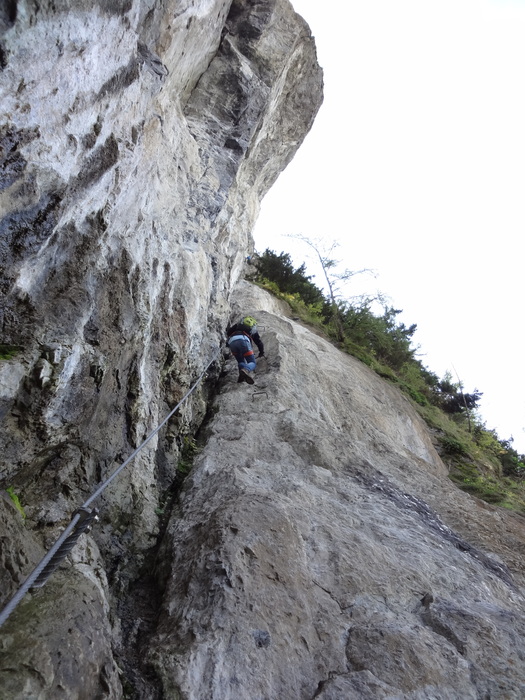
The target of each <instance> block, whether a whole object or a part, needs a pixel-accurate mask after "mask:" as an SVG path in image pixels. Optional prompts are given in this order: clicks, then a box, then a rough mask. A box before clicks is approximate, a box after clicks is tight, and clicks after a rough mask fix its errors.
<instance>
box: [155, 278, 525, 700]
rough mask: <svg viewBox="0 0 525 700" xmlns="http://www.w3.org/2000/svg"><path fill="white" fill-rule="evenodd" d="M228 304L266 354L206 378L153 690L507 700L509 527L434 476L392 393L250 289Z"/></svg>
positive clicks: (519, 630) (513, 659) (521, 662)
mask: <svg viewBox="0 0 525 700" xmlns="http://www.w3.org/2000/svg"><path fill="white" fill-rule="evenodd" d="M236 300H237V308H238V309H239V310H240V309H241V308H246V305H247V304H248V305H249V309H250V312H251V313H254V314H255V316H256V317H257V318H258V319H259V321H260V323H261V326H262V327H263V328H264V331H263V338H264V341H265V343H266V349H267V358H266V359H262V360H260V361H259V367H258V370H257V383H256V386H254V387H253V388H248V387H247V386H246V385H238V384H237V383H236V372H235V371H234V370H232V371H231V372H230V373H229V374H228V376H227V377H226V379H225V381H224V383H223V384H222V386H221V390H220V393H219V395H218V396H217V397H216V399H215V402H214V409H215V410H214V417H213V419H212V420H211V421H210V422H209V424H208V425H207V427H206V439H205V444H204V447H203V450H202V452H201V453H200V454H199V455H198V457H197V458H196V460H195V465H194V468H193V471H192V472H191V475H190V477H189V479H188V480H187V482H186V485H185V488H184V491H183V493H182V496H181V500H180V510H179V512H178V513H177V516H176V517H174V518H172V520H171V522H170V525H169V528H168V531H167V534H166V537H165V539H164V542H163V545H162V550H161V557H160V561H159V571H160V572H161V573H162V576H163V578H164V579H165V580H166V593H165V597H164V602H163V605H162V611H161V615H160V618H159V624H158V628H157V630H156V632H155V634H154V637H153V640H152V641H151V643H150V647H149V650H148V652H147V655H148V659H149V660H150V661H151V662H152V663H153V664H154V666H155V667H156V669H157V672H158V674H159V676H160V677H161V678H162V681H163V685H162V687H163V689H164V692H166V694H167V695H168V696H170V691H169V689H170V688H171V689H173V688H174V687H176V688H177V689H178V690H177V692H180V697H184V698H192V700H197V698H203V697H210V698H212V697H213V698H228V699H231V700H233V699H234V698H265V699H270V698H298V699H299V698H301V699H303V698H308V699H310V698H322V699H323V700H329V699H330V700H341V698H370V700H372V699H374V700H377V699H378V698H385V699H386V698H412V699H414V700H415V699H416V698H417V699H423V698H440V699H444V698H447V699H450V700H452V699H454V700H457V698H472V699H473V700H474V699H475V698H476V699H477V698H505V699H509V698H515V699H516V700H518V698H522V697H524V695H525V654H524V652H523V647H522V644H521V641H520V640H521V637H522V635H523V633H524V632H525V605H524V603H525V601H524V599H523V590H524V589H523V584H524V583H525V579H524V573H523V552H524V547H525V528H524V521H523V518H521V517H519V516H516V515H514V514H511V513H507V512H505V511H503V510H502V509H498V508H495V507H492V506H489V505H487V504H485V503H482V502H480V501H478V500H477V499H475V498H472V497H471V496H469V495H467V494H465V493H464V492H461V491H459V490H458V489H457V488H456V487H455V486H454V485H453V483H452V482H451V481H450V480H448V479H447V474H446V469H445V468H444V465H443V463H442V462H441V460H440V458H439V456H438V455H437V453H436V451H435V449H434V447H433V444H432V440H431V437H430V434H429V431H428V429H427V427H426V425H425V424H424V423H423V422H422V421H421V419H420V418H419V416H418V414H417V413H416V411H415V410H414V409H413V408H412V407H411V405H410V403H409V401H408V399H406V398H405V397H404V396H403V395H402V394H401V393H400V392H398V391H397V389H395V388H394V387H392V386H390V385H389V384H387V383H386V382H385V381H383V380H382V379H380V378H379V377H377V375H375V374H374V373H373V372H371V371H370V370H369V369H368V368H367V367H365V366H364V365H362V364H361V363H360V362H359V361H357V360H355V359H354V358H352V357H349V356H346V355H343V354H342V353H340V352H339V351H338V350H337V349H336V348H334V347H333V346H332V345H330V344H329V343H328V342H326V341H325V340H323V339H322V338H320V337H318V336H317V335H315V334H314V333H312V332H311V331H309V330H306V329H305V328H303V327H302V326H301V325H299V324H298V323H296V322H294V321H292V320H291V319H289V318H287V317H285V316H284V315H283V314H282V312H279V308H278V307H277V306H276V304H275V302H273V301H272V300H271V298H269V297H268V296H267V295H266V294H265V293H264V292H261V291H260V290H258V289H257V288H255V287H250V286H248V285H247V284H245V285H242V286H241V287H240V288H238V290H237V292H236ZM233 364H235V363H233ZM175 697H177V695H175Z"/></svg>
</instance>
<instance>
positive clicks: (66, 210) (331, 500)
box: [0, 0, 525, 700]
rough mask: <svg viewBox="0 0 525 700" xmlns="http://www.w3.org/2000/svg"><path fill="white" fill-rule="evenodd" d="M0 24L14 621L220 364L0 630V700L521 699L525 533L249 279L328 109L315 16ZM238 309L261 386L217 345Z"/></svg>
mask: <svg viewBox="0 0 525 700" xmlns="http://www.w3.org/2000/svg"><path fill="white" fill-rule="evenodd" d="M0 32H1V38H0V68H1V71H0V90H1V93H0V94H1V105H2V121H1V124H0V148H1V151H0V158H1V165H0V213H1V217H0V266H1V270H0V283H1V304H2V307H1V313H2V317H1V328H2V340H1V342H2V343H3V348H4V349H6V350H7V348H6V346H10V347H9V350H10V352H11V351H12V352H13V353H14V355H13V357H12V358H11V359H4V360H2V361H0V389H1V391H0V411H1V417H2V431H1V434H0V442H1V450H0V452H1V475H0V478H1V481H0V488H4V489H5V488H7V487H9V486H12V487H13V488H14V491H15V492H16V493H17V494H18V495H19V496H20V499H21V501H22V505H23V508H24V511H25V514H26V516H27V517H26V519H25V520H23V518H22V515H21V514H20V512H19V511H18V510H17V509H16V508H15V507H14V504H13V502H12V501H11V499H10V498H9V496H8V495H7V493H5V492H4V493H3V498H0V538H1V540H0V541H1V545H2V546H1V551H0V564H1V568H0V592H1V599H2V600H1V601H0V603H2V604H3V603H5V602H6V601H7V600H8V599H9V598H10V596H11V595H12V594H13V593H14V592H15V591H16V590H17V589H18V587H19V586H20V584H21V583H22V581H23V580H24V578H25V576H26V575H27V574H28V573H29V572H30V571H31V570H32V568H33V567H34V565H35V564H36V563H37V562H38V560H39V559H40V558H41V556H42V554H43V553H44V551H45V550H46V549H47V548H49V546H50V545H51V544H52V543H53V541H54V540H55V539H56V537H57V534H58V533H59V532H60V531H61V530H62V529H63V528H64V526H65V525H66V524H67V523H68V522H69V519H70V518H71V515H72V512H73V511H74V510H75V508H77V507H78V505H79V504H81V503H82V502H83V501H84V500H85V499H86V498H87V497H88V496H90V495H91V494H92V493H93V492H94V490H95V489H96V487H97V485H98V484H99V483H100V482H101V481H102V480H104V479H105V478H107V477H108V475H109V474H111V473H112V472H113V471H114V470H115V468H116V467H117V466H118V465H119V464H121V463H122V462H123V460H124V459H125V457H126V456H127V455H129V454H130V453H131V452H132V451H133V449H134V448H135V447H136V446H137V445H138V444H139V443H140V442H141V441H142V439H143V438H144V436H145V435H147V434H148V433H149V432H150V431H151V430H152V429H153V428H154V427H155V426H156V425H157V424H158V423H159V421H160V420H161V419H162V418H163V417H164V416H165V415H167V413H168V412H169V411H170V409H171V408H172V407H174V406H175V405H176V404H177V403H178V402H179V400H180V399H181V397H182V396H183V395H184V394H185V392H186V391H187V390H188V388H189V387H190V386H191V385H192V384H193V382H194V381H195V380H196V378H197V377H198V376H199V375H200V373H201V372H202V370H203V368H204V367H205V366H206V365H207V363H208V362H209V361H210V360H211V359H213V358H214V357H216V356H217V353H219V355H218V356H217V360H216V362H215V363H214V365H213V366H212V368H211V370H210V373H209V376H207V377H206V378H205V380H204V381H203V382H201V383H200V384H199V386H198V389H197V390H196V391H195V393H193V394H192V395H191V396H190V397H189V398H188V400H187V401H186V402H185V403H184V404H183V406H182V407H181V408H180V410H178V411H177V413H176V414H175V415H174V417H173V419H172V420H170V422H169V423H168V425H167V426H166V428H164V429H163V430H162V432H161V433H160V434H159V436H158V437H156V438H155V439H154V440H153V441H152V442H150V443H149V444H148V445H147V447H146V448H145V449H144V450H143V451H142V452H141V453H140V454H139V455H138V456H137V458H136V459H135V460H134V461H133V462H132V463H131V464H130V465H129V466H128V468H127V469H126V471H125V472H123V473H122V474H121V476H120V477H119V479H117V480H115V481H114V482H112V483H111V485H110V486H109V487H108V489H107V490H106V491H105V492H104V493H103V494H102V495H101V496H100V498H99V499H98V502H97V504H96V505H97V507H98V508H99V509H100V522H99V523H98V524H97V525H96V526H95V527H94V528H93V530H92V531H91V532H90V533H89V534H87V535H82V536H81V538H80V541H79V542H78V544H77V546H76V547H75V548H74V549H73V550H72V552H71V554H70V556H69V557H68V559H67V561H66V562H65V563H64V565H63V566H61V567H60V569H59V570H58V571H57V572H56V573H55V574H54V575H53V576H52V577H51V578H50V580H49V582H48V583H47V584H46V585H45V587H44V588H41V589H37V590H35V591H33V592H32V593H30V594H28V595H27V596H26V597H25V598H24V600H23V601H22V602H21V603H20V605H19V606H18V607H17V608H16V610H15V611H14V612H13V613H12V615H11V616H10V617H9V619H8V620H7V622H6V623H5V624H4V626H3V627H2V630H1V633H0V634H1V636H0V648H1V651H2V654H1V656H0V697H6V698H14V699H19V700H22V699H27V698H39V699H42V700H43V699H49V700H51V699H53V700H55V698H79V699H80V698H86V699H89V700H92V699H93V698H131V697H135V698H140V699H146V700H147V699H152V700H153V699H155V700H158V699H159V700H160V699H161V698H162V699H166V700H171V699H179V698H185V699H187V700H190V699H191V700H202V698H215V699H216V700H223V699H224V700H225V699H227V698H228V699H231V700H240V699H242V700H244V699H246V700H253V699H255V698H261V699H263V698H264V700H273V699H277V698H279V700H281V699H283V700H284V699H288V698H290V699H298V700H299V699H301V700H303V699H310V698H312V699H313V698H314V697H315V698H322V699H323V700H328V699H332V700H336V699H337V700H340V699H341V698H370V699H372V698H373V699H374V700H375V699H376V698H412V699H414V700H418V699H420V698H421V699H423V698H451V699H452V698H462V699H463V698H472V699H474V698H492V699H494V698H501V699H503V698H505V699H508V698H516V699H517V698H522V697H524V696H525V659H524V653H523V651H522V643H521V638H522V637H523V633H524V632H525V615H524V613H525V609H524V600H523V586H524V583H525V582H524V578H523V552H524V551H525V532H524V528H523V520H522V519H521V518H519V517H518V516H515V515H513V514H511V513H507V512H505V511H503V510H501V509H497V508H494V507H491V506H488V505H487V504H483V503H481V502H479V501H477V500H476V499H474V498H472V497H470V496H468V495H466V494H464V493H462V492H460V491H458V490H457V489H456V488H455V487H454V486H453V484H452V483H451V482H450V481H449V480H448V478H447V473H446V469H445V467H444V466H443V464H442V462H441V460H440V459H439V456H438V455H437V453H436V452H435V450H434V447H433V443H432V436H431V434H430V433H429V431H428V429H427V428H426V426H425V425H424V424H423V423H422V422H421V420H420V419H419V417H418V415H417V414H416V413H415V412H414V411H413V410H412V408H411V405H410V403H409V401H408V399H407V398H406V397H404V396H402V395H401V394H400V393H399V392H397V391H396V389H395V388H394V387H392V386H390V385H389V384H388V383H386V382H384V381H383V380H381V379H380V378H378V377H377V376H376V375H374V374H373V373H372V372H370V371H369V370H368V369H367V368H366V367H364V366H363V365H362V364H360V363H359V362H358V361H356V360H354V359H353V358H351V357H349V356H346V355H343V354H341V353H340V352H339V351H338V350H337V349H336V348H334V347H333V346H331V345H330V344H329V343H327V342H326V341H325V340H323V339H322V338H320V337H318V336H317V335H315V334H314V333H312V332H311V331H309V330H308V329H306V328H304V327H303V326H302V325H300V324H298V323H297V322H295V321H293V320H292V319H290V318H289V317H288V316H287V312H286V310H285V309H284V308H282V307H281V305H280V304H279V303H277V302H276V301H275V300H273V299H272V298H271V297H269V296H268V295H267V294H266V293H263V292H261V291H260V290H258V289H257V288H256V287H254V286H253V285H250V284H248V283H246V282H243V281H242V279H241V278H242V273H243V267H244V260H245V257H246V255H247V254H248V253H249V252H251V247H252V241H251V236H250V231H251V229H252V226H253V222H254V220H255V218H256V216H257V212H258V208H259V203H260V200H261V198H262V197H263V196H264V194H265V192H266V191H267V189H268V188H269V187H270V186H271V184H272V183H273V181H274V180H275V178H276V177H277V176H278V174H279V172H280V171H281V170H282V169H283V168H284V167H285V165H286V164H287V162H288V161H289V160H290V158H291V157H292V156H293V154H294V152H295V150H296V149H297V147H298V146H299V145H300V143H301V141H302V139H303V138H304V136H305V134H306V133H307V131H308V129H309V127H310V125H311V123H312V120H313V119H314V117H315V113H316V111H317V109H318V107H319V104H320V101H321V93H322V87H321V83H322V77H321V71H320V69H319V67H318V65H317V62H316V57H315V47H314V44H313V40H312V37H311V35H310V32H309V30H308V27H307V26H306V24H305V23H304V22H303V21H302V20H301V18H299V17H298V16H297V15H296V14H295V13H294V12H293V9H292V7H291V6H290V5H289V4H288V3H287V2H286V0H233V2H231V1H230V0H227V1H224V0H192V1H190V0H186V1H184V0H178V1H176V0H156V1H154V0H124V1H123V2H114V1H113V0H98V1H95V0H91V1H89V0H82V2H80V0H62V1H61V2H51V0H44V1H40V2H36V0H33V1H32V0H26V2H16V0H10V1H9V2H8V3H4V5H3V6H2V9H1V10H0ZM243 311H248V312H250V313H252V314H255V315H256V317H257V318H258V319H259V323H260V329H261V332H262V335H263V338H264V340H265V343H266V347H267V357H266V358H265V359H262V360H260V362H259V366H258V371H257V379H256V385H255V386H254V387H248V386H247V385H244V384H241V385H239V384H237V383H236V373H235V367H234V365H235V363H234V362H233V361H232V360H231V359H228V360H226V362H225V364H224V360H223V358H222V353H220V348H221V341H222V340H223V329H224V327H225V324H226V322H227V321H228V320H229V319H230V317H232V315H233V316H235V315H236V314H239V313H241V312H243ZM199 426H200V431H198V428H199ZM191 455H193V457H194V460H193V464H192V467H191V471H190V473H189V475H188V477H187V478H186V480H185V482H184V486H183V489H182V491H181V490H180V485H181V484H180V482H181V469H180V468H179V469H177V465H179V467H184V469H187V468H188V466H189V458H190V456H191Z"/></svg>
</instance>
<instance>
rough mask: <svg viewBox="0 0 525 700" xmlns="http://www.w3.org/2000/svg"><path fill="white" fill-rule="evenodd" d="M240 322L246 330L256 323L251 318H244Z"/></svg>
mask: <svg viewBox="0 0 525 700" xmlns="http://www.w3.org/2000/svg"><path fill="white" fill-rule="evenodd" d="M242 322H243V323H244V325H245V326H248V328H254V326H256V325H257V321H256V320H255V319H254V317H253V316H245V317H244V318H243V319H242Z"/></svg>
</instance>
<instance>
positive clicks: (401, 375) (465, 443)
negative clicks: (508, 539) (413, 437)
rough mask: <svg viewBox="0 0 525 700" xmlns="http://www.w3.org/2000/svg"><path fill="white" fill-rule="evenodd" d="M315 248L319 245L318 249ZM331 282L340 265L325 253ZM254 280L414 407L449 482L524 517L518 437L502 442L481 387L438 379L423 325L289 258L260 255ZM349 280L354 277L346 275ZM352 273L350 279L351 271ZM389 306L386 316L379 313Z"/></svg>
mask: <svg viewBox="0 0 525 700" xmlns="http://www.w3.org/2000/svg"><path fill="white" fill-rule="evenodd" d="M314 247H315V246H314ZM319 259H320V262H321V264H322V265H323V271H324V272H325V275H327V276H328V277H329V275H330V270H331V269H332V268H333V267H334V264H335V261H333V260H331V259H328V258H326V259H323V258H322V256H320V255H319ZM254 262H255V266H256V269H257V273H256V279H255V281H256V282H257V283H258V284H259V285H261V286H262V287H264V288H265V289H267V290H268V291H270V292H272V293H273V294H275V295H276V296H277V297H279V298H281V299H283V300H284V301H286V302H288V304H289V305H290V307H291V309H292V311H293V312H294V313H295V314H297V316H298V317H299V318H300V319H301V320H302V321H304V322H305V323H308V324H310V325H312V326H314V327H315V328H317V329H318V330H319V331H322V332H323V333H324V334H325V335H326V336H327V337H328V338H330V339H331V340H332V341H333V342H334V343H336V344H337V345H338V346H339V347H340V349H341V350H343V351H345V352H347V353H349V354H351V355H353V356H355V357H356V358H358V359H359V360H361V361H362V362H364V363H365V364H366V365H368V366H369V367H370V368H371V369H373V370H374V371H375V372H376V373H377V374H379V375H380V376H382V377H384V378H385V379H387V380H389V381H391V382H393V383H395V384H397V385H398V387H399V388H400V389H401V390H402V391H403V392H405V394H407V395H408V396H409V397H410V399H411V400H412V401H413V402H414V403H415V405H416V407H417V409H418V411H419V413H420V414H421V415H422V417H423V418H424V419H425V421H426V422H427V424H428V425H429V427H430V428H431V429H432V431H433V433H434V434H435V436H436V447H437V449H438V451H439V452H440V454H441V456H442V459H443V460H444V461H445V463H446V464H447V465H448V467H449V470H450V478H451V479H452V480H453V481H454V482H455V483H456V484H457V485H458V486H459V487H460V488H462V489H464V490H466V491H468V492H470V493H472V494H474V495H476V496H478V497H479V498H481V499H483V500H485V501H488V502H490V503H497V504H498V505H500V506H503V507H506V508H510V509H512V510H517V511H520V512H525V481H524V477H525V455H523V454H518V452H517V451H516V450H515V449H514V448H513V446H512V438H509V439H501V438H500V437H499V436H498V435H497V433H496V431H495V430H492V429H489V428H487V427H486V425H485V424H484V422H483V420H482V418H481V417H480V415H479V412H478V411H477V409H478V402H479V400H480V399H481V397H482V393H481V392H480V391H478V389H474V390H473V391H471V392H465V391H464V390H463V386H462V383H461V381H459V380H458V381H454V380H453V377H452V376H451V375H450V374H446V375H445V376H444V377H443V378H439V377H438V376H437V375H436V374H435V373H434V372H432V371H431V370H429V369H428V368H427V367H425V366H424V365H423V363H422V362H421V361H420V360H419V359H418V358H417V357H416V353H417V350H418V347H417V346H414V345H413V343H412V337H413V335H414V333H415V331H416V329H417V325H416V324H412V325H410V326H408V327H407V326H406V325H405V324H404V323H402V322H400V321H399V319H398V316H399V314H400V313H401V310H400V309H395V308H394V307H392V306H389V305H388V304H387V303H386V302H385V301H384V299H383V298H381V297H379V298H378V297H374V298H372V297H359V298H357V299H353V300H348V299H344V298H342V297H341V296H336V295H335V294H334V286H333V285H329V289H330V292H329V294H328V295H325V294H324V292H323V291H322V290H321V289H320V288H319V287H317V286H316V285H315V284H314V283H313V282H312V276H309V275H307V274H306V265H305V264H304V263H303V264H302V265H300V266H299V267H297V268H295V267H294V264H293V262H292V259H291V256H290V255H289V254H288V253H284V252H281V253H280V254H277V253H275V252H274V251H272V250H269V249H266V250H265V251H264V253H262V254H260V255H257V256H256V257H255V260H254ZM345 274H346V275H347V276H348V274H349V273H348V271H345ZM350 274H351V273H350ZM378 302H379V305H380V306H382V313H379V314H377V313H375V312H374V310H373V309H374V308H376V307H377V305H378Z"/></svg>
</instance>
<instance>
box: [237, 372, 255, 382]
mask: <svg viewBox="0 0 525 700" xmlns="http://www.w3.org/2000/svg"><path fill="white" fill-rule="evenodd" d="M237 381H238V382H246V383H247V384H254V379H253V377H252V376H250V374H249V373H248V372H247V371H246V370H245V369H240V370H239V379H238V380H237Z"/></svg>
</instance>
